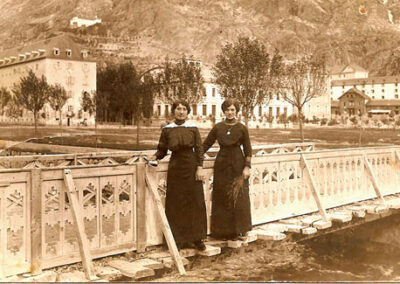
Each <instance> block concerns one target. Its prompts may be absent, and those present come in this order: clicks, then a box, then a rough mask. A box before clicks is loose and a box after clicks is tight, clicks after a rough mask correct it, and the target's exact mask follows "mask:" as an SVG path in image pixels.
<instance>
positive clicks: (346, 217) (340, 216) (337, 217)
mask: <svg viewBox="0 0 400 284" xmlns="http://www.w3.org/2000/svg"><path fill="white" fill-rule="evenodd" d="M329 219H331V220H332V221H335V222H339V223H346V222H350V221H351V219H353V216H352V215H351V214H344V213H331V214H329Z"/></svg>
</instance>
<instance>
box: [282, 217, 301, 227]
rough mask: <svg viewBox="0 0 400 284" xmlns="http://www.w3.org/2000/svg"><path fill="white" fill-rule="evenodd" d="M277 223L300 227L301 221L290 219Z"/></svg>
mask: <svg viewBox="0 0 400 284" xmlns="http://www.w3.org/2000/svg"><path fill="white" fill-rule="evenodd" d="M279 223H281V224H289V225H298V226H301V220H300V219H297V218H291V219H284V220H280V221H279Z"/></svg>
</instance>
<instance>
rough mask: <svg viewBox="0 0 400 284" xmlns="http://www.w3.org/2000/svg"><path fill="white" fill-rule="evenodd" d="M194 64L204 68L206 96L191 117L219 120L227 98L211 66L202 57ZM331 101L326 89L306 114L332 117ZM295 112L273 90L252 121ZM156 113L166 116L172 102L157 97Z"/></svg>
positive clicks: (310, 104)
mask: <svg viewBox="0 0 400 284" xmlns="http://www.w3.org/2000/svg"><path fill="white" fill-rule="evenodd" d="M195 64H196V66H200V67H201V68H202V75H203V78H204V88H205V93H204V97H203V100H202V101H201V102H200V103H198V104H194V105H192V106H191V108H192V113H191V114H190V117H191V118H192V119H199V118H203V119H206V118H211V117H214V118H215V121H216V122H218V121H220V120H222V119H223V117H224V114H223V112H222V109H221V105H222V103H223V101H224V98H223V96H222V95H221V93H220V92H219V90H220V88H219V86H218V85H217V84H216V83H215V78H214V76H213V74H212V71H211V67H210V66H206V65H204V64H202V63H201V62H200V61H196V62H195ZM330 103H331V100H330V96H329V92H326V94H324V95H323V96H320V97H317V98H314V99H312V100H311V101H310V102H308V103H307V104H306V105H305V108H304V115H305V117H306V118H308V119H312V118H313V117H318V118H329V117H330V111H331V106H330ZM294 112H296V110H295V109H293V106H292V105H291V104H290V103H288V102H286V101H285V100H283V99H282V96H280V95H279V94H272V93H271V94H269V95H268V98H267V99H266V102H265V103H264V104H262V105H258V106H256V107H255V108H254V111H253V115H252V117H251V118H250V121H254V122H259V121H260V120H264V121H265V120H266V119H267V117H269V116H272V117H273V118H274V121H275V122H277V121H278V120H279V117H280V116H281V115H283V114H285V115H286V117H288V116H290V115H291V114H293V113H294ZM154 113H155V114H157V116H159V117H166V116H168V115H170V105H168V104H166V103H165V102H162V101H161V100H158V101H156V103H155V105H154ZM253 124H254V125H256V124H257V123H251V124H250V125H253Z"/></svg>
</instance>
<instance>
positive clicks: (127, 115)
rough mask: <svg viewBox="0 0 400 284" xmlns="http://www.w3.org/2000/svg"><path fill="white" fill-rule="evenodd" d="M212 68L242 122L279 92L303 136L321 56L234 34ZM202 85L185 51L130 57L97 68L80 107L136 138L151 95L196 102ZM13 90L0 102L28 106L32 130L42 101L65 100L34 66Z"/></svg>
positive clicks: (0, 93)
mask: <svg viewBox="0 0 400 284" xmlns="http://www.w3.org/2000/svg"><path fill="white" fill-rule="evenodd" d="M315 54H316V53H315ZM212 73H213V76H214V78H215V83H216V84H217V85H218V86H219V88H220V94H221V96H222V97H223V98H235V99H237V100H239V102H240V103H241V105H242V117H243V118H244V120H245V122H246V124H247V122H248V120H249V118H250V117H251V116H252V115H253V112H254V108H255V107H256V106H257V105H259V106H260V105H268V103H269V100H270V98H271V97H272V96H271V94H280V97H281V98H282V99H283V100H285V101H287V102H288V103H290V104H291V105H292V106H293V107H294V108H295V109H296V110H297V117H298V118H299V126H300V133H301V138H302V140H304V136H303V132H302V124H303V121H302V118H303V117H304V115H303V108H304V105H305V104H306V103H307V102H309V101H310V100H311V99H313V98H315V97H317V96H319V95H322V94H324V93H325V92H326V78H327V74H326V70H325V60H324V58H321V57H316V56H314V55H313V54H306V55H303V56H299V57H298V58H295V59H292V60H287V59H285V58H284V57H283V56H282V55H281V54H280V53H279V51H278V50H274V52H272V53H269V52H268V51H267V49H266V47H265V46H264V44H263V43H261V42H260V41H258V40H257V39H250V38H248V37H239V38H238V40H237V41H236V42H235V43H228V44H226V45H225V46H223V48H222V50H221V52H220V54H219V55H218V56H217V60H216V63H215V64H214V66H213V68H212ZM203 84H204V79H203V77H202V73H201V66H200V65H196V64H194V63H193V62H190V60H188V59H187V58H186V57H185V56H182V58H181V59H180V60H177V61H171V60H169V59H168V58H166V59H165V61H164V62H163V63H161V64H160V65H159V66H154V67H152V68H150V69H148V70H145V71H143V70H138V69H137V68H136V67H135V66H134V65H133V64H132V63H131V62H128V63H122V64H107V65H106V66H105V67H101V68H98V69H97V87H96V92H91V93H88V92H83V93H82V94H81V106H82V110H83V111H85V112H88V113H89V114H90V115H95V116H96V117H95V121H107V122H113V121H114V122H120V123H122V124H124V125H125V124H135V125H137V126H138V134H137V140H139V130H140V128H139V125H140V122H141V121H142V120H143V118H150V117H151V116H152V115H153V113H152V112H153V105H154V100H155V99H156V98H159V99H160V100H162V101H164V102H166V103H170V102H172V101H174V100H176V99H179V98H180V99H185V100H186V101H188V102H189V103H190V104H197V103H199V102H201V101H202V100H203V96H204V94H205V89H204V86H203ZM12 93H13V94H14V95H13V96H11V94H10V93H9V92H8V91H7V90H6V89H4V88H3V89H1V90H0V106H1V107H2V109H4V107H5V105H9V109H11V110H12V108H13V107H14V106H22V107H23V108H25V109H27V110H29V111H31V112H32V113H33V116H34V121H35V131H36V128H37V119H38V114H39V112H40V111H41V109H42V108H43V107H44V104H45V103H49V105H50V107H51V108H53V109H54V110H56V111H60V112H61V109H62V107H63V106H64V104H65V102H66V101H67V99H68V96H67V95H66V92H65V90H64V89H63V87H62V86H60V85H57V84H56V85H49V84H48V83H47V82H46V78H44V76H42V77H41V78H38V77H36V76H35V74H34V73H33V71H29V73H28V75H27V76H26V77H22V78H21V79H20V82H19V83H17V84H15V85H14V88H13V89H12ZM10 102H12V103H11V104H10ZM60 117H61V113H60ZM60 123H61V121H60ZM96 125H97V123H96Z"/></svg>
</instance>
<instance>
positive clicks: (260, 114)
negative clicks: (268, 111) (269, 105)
mask: <svg viewBox="0 0 400 284" xmlns="http://www.w3.org/2000/svg"><path fill="white" fill-rule="evenodd" d="M258 116H259V117H261V116H262V107H261V106H259V107H258Z"/></svg>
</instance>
